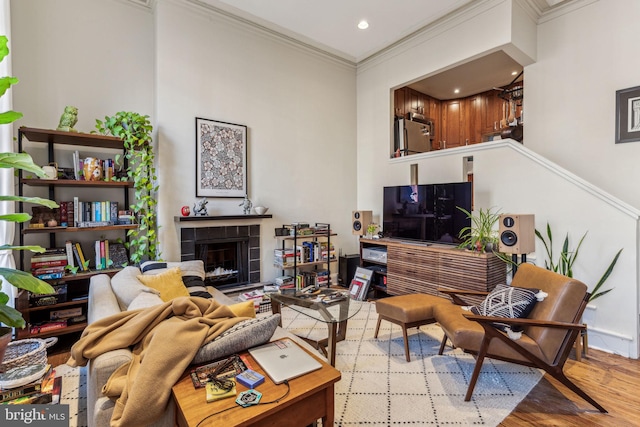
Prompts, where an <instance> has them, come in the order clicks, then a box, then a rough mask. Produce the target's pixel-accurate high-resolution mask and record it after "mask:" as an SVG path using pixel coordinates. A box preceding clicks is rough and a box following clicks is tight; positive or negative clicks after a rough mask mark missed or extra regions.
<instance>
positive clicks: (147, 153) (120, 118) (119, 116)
mask: <svg viewBox="0 0 640 427" xmlns="http://www.w3.org/2000/svg"><path fill="white" fill-rule="evenodd" d="M96 129H97V131H98V132H99V133H101V134H103V135H109V134H111V135H113V136H116V137H118V138H121V139H122V140H123V142H124V147H125V160H126V163H125V166H126V172H127V179H129V180H131V181H133V188H134V190H135V202H134V203H133V204H132V205H131V206H130V208H131V209H132V210H133V211H134V213H135V214H136V217H137V219H138V225H139V226H138V228H136V229H133V230H129V231H128V232H127V234H128V236H129V242H128V249H129V256H130V259H131V261H132V262H133V263H139V262H141V261H144V260H145V259H156V258H157V257H158V256H159V253H158V220H157V206H158V201H157V192H158V185H157V176H156V168H155V155H154V153H153V147H152V144H151V133H152V131H153V126H151V122H150V121H149V116H142V115H140V114H138V113H133V112H128V111H120V112H118V113H116V114H115V115H114V116H111V117H109V116H107V117H105V118H104V121H102V120H96ZM118 160H119V158H117V159H116V161H118Z"/></svg>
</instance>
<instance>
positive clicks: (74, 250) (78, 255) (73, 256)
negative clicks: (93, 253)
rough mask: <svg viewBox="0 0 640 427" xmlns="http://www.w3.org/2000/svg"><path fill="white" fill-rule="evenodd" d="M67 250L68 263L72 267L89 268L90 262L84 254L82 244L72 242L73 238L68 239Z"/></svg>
mask: <svg viewBox="0 0 640 427" xmlns="http://www.w3.org/2000/svg"><path fill="white" fill-rule="evenodd" d="M65 251H66V254H67V263H68V264H69V265H70V266H71V267H78V269H77V271H87V270H89V263H88V262H87V259H86V258H85V256H84V252H83V251H82V246H80V243H79V242H72V241H71V240H67V241H66V242H65Z"/></svg>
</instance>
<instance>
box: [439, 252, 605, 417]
mask: <svg viewBox="0 0 640 427" xmlns="http://www.w3.org/2000/svg"><path fill="white" fill-rule="evenodd" d="M511 286H515V287H521V288H536V289H540V290H542V291H544V292H546V293H547V294H548V296H547V297H546V298H545V299H544V301H541V302H538V303H536V305H535V306H534V308H533V310H532V311H531V313H530V314H529V316H528V318H519V319H511V318H503V317H487V316H479V315H475V314H472V313H471V312H469V311H465V310H463V309H462V307H461V306H460V305H452V304H441V305H437V306H435V307H434V311H435V317H436V319H437V320H438V322H439V324H440V326H441V327H442V329H443V331H444V333H445V336H444V339H443V341H442V344H441V346H440V352H439V354H442V353H443V351H444V348H445V344H446V342H447V339H448V340H450V341H451V343H452V344H453V346H454V347H459V348H461V349H463V350H464V351H466V352H468V353H471V354H474V355H475V356H476V365H475V368H474V371H473V375H472V377H471V380H470V382H469V387H468V389H467V394H466V396H465V401H469V400H470V399H471V395H472V394H473V389H474V388H475V385H476V382H477V380H478V376H479V375H480V369H481V368H482V364H483V362H484V359H485V357H489V358H493V359H499V360H504V361H507V362H511V363H516V364H520V365H525V366H531V367H536V368H541V369H544V370H545V372H547V373H548V374H549V375H551V376H552V377H554V378H556V379H557V380H558V381H560V382H561V383H562V384H564V385H565V386H566V387H567V388H569V389H570V390H571V391H573V392H574V393H576V394H577V395H578V396H580V397H581V398H583V399H584V400H586V401H587V402H589V403H590V404H591V405H593V406H594V407H596V408H597V409H598V410H599V411H600V412H604V413H606V412H607V411H606V410H605V409H604V408H603V407H602V406H601V405H600V404H599V403H598V402H596V401H595V400H594V399H592V398H591V397H590V396H589V395H588V394H587V393H585V392H584V391H583V390H582V389H580V388H579V387H578V386H577V385H575V384H574V383H573V382H572V381H571V380H569V379H568V378H567V377H566V376H565V374H564V372H563V368H564V364H565V362H566V360H567V357H568V356H569V353H570V351H571V349H572V346H573V343H574V342H575V340H576V338H577V337H578V336H579V334H580V332H581V331H582V330H583V329H584V328H585V326H584V325H583V324H582V322H581V321H580V319H581V317H582V313H583V311H584V309H585V307H586V305H587V302H588V299H589V294H588V293H587V287H586V285H585V284H584V283H582V282H580V281H578V280H575V279H572V278H569V277H566V276H563V275H560V274H557V273H554V272H552V271H549V270H546V269H544V268H540V267H536V266H534V265H531V264H523V265H521V266H519V268H518V272H517V273H516V274H515V276H514V278H513V281H512V283H511ZM439 291H440V292H442V293H445V294H447V295H449V296H450V297H451V298H452V300H453V301H454V303H455V304H462V305H464V304H465V302H464V300H463V299H462V296H463V295H464V294H466V293H468V292H467V291H456V290H451V289H439ZM474 295H478V293H477V292H474ZM493 322H500V323H503V324H505V323H506V324H508V325H511V326H516V325H517V326H520V327H522V328H523V331H522V336H521V337H520V338H519V339H517V340H514V339H511V338H510V337H509V336H508V335H507V334H506V333H504V332H502V331H500V330H499V329H497V328H495V327H494V326H493V325H492V323H493Z"/></svg>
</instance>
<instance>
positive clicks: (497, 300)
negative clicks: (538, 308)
mask: <svg viewBox="0 0 640 427" xmlns="http://www.w3.org/2000/svg"><path fill="white" fill-rule="evenodd" d="M546 296H547V294H546V293H545V292H542V291H540V290H538V289H528V288H518V287H514V286H507V285H504V284H499V285H496V287H495V289H494V290H493V291H492V292H491V293H490V294H489V295H487V297H486V298H485V299H484V301H482V303H480V304H479V305H476V306H471V307H468V310H469V311H471V312H472V313H473V314H477V315H480V316H491V317H505V318H510V319H517V318H526V317H527V316H528V315H529V313H531V310H533V307H534V306H535V304H536V302H538V301H542V300H544V298H545V297H546ZM493 326H495V327H496V328H498V329H500V330H501V331H503V332H507V333H508V334H509V336H510V337H511V338H512V339H518V338H520V335H518V333H519V332H521V331H522V328H521V327H518V326H514V327H510V326H509V325H508V324H506V323H499V322H494V323H493Z"/></svg>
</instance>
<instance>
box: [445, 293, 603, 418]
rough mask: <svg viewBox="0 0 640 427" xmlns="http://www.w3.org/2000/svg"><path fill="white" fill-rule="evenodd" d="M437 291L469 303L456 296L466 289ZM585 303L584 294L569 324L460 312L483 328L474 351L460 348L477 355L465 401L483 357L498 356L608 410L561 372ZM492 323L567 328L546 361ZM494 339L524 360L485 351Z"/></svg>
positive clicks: (581, 327)
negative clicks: (537, 371)
mask: <svg viewBox="0 0 640 427" xmlns="http://www.w3.org/2000/svg"><path fill="white" fill-rule="evenodd" d="M440 291H441V292H443V293H446V294H448V295H449V296H450V297H451V298H452V300H453V301H454V303H456V304H462V305H468V304H466V303H465V301H464V300H463V299H461V298H460V297H459V295H465V294H468V292H467V291H456V290H450V289H440ZM478 294H479V293H478V292H474V293H473V295H478ZM485 294H487V293H485ZM588 302H589V294H588V293H587V294H586V295H585V297H584V299H583V301H582V303H581V305H580V307H579V309H578V311H577V312H576V315H575V316H574V319H573V322H572V323H566V322H552V321H541V320H536V319H508V318H503V317H489V316H478V315H474V314H463V315H464V317H465V318H467V319H469V320H472V321H475V322H478V323H479V324H480V325H481V326H482V327H483V329H484V338H483V340H482V344H481V346H480V349H479V350H478V352H477V353H476V352H475V351H470V350H467V349H463V350H464V351H465V352H467V353H471V354H474V355H475V356H476V364H475V367H474V370H473V374H472V376H471V380H470V382H469V387H468V389H467V394H466V395H465V398H464V400H465V401H469V400H470V399H471V396H472V394H473V390H474V388H475V386H476V382H477V380H478V377H479V375H480V370H481V368H482V364H483V362H484V359H485V357H489V358H492V359H498V360H503V361H506V362H511V363H516V364H519V365H524V366H530V367H534V368H540V369H543V370H544V371H545V372H547V373H548V374H549V375H551V376H552V377H553V378H555V379H557V380H558V381H559V382H561V383H562V384H564V385H565V386H566V387H567V388H568V389H569V390H571V391H573V392H574V393H575V394H577V395H578V396H580V397H581V398H583V399H584V400H586V401H587V402H589V403H590V404H591V405H593V406H594V407H595V408H597V409H598V410H599V411H600V412H602V413H607V410H606V409H604V407H602V406H601V405H600V404H599V403H598V402H596V401H595V400H594V399H593V398H591V397H590V396H589V395H588V394H587V393H585V392H584V391H583V390H582V389H581V388H580V387H578V386H577V385H576V384H574V383H573V382H572V381H571V380H570V379H569V378H567V377H566V375H565V374H564V371H563V369H564V364H565V362H566V361H567V358H568V357H569V353H570V352H571V350H572V348H573V345H574V343H575V341H576V339H578V338H579V336H580V334H581V332H582V331H583V330H584V329H585V328H586V326H585V325H584V324H583V323H579V322H580V319H581V317H582V313H583V312H584V309H585V307H586V306H587V303H588ZM493 322H500V323H506V324H509V325H514V326H515V325H518V326H523V327H526V326H539V327H544V328H557V329H566V330H567V333H566V335H565V337H564V339H563V341H562V344H561V346H560V348H559V350H558V353H557V354H556V356H555V358H554V360H553V362H551V363H547V362H545V361H544V360H542V359H540V358H539V357H537V356H536V355H534V354H532V353H531V352H529V351H527V350H526V349H525V348H523V347H522V346H520V345H518V341H517V340H516V341H514V340H512V339H511V338H509V337H508V336H507V335H506V334H505V333H503V332H502V331H500V330H499V329H497V328H495V327H494V326H493V325H492V323H493ZM447 339H448V338H447V336H446V335H445V336H444V338H443V340H442V343H441V345H440V351H439V353H438V354H442V352H443V351H444V347H445V345H446V342H447ZM493 339H498V340H501V341H502V342H503V343H505V344H507V345H508V346H509V347H511V348H512V349H513V350H515V351H516V352H517V353H518V354H520V355H521V356H522V357H524V358H526V359H527V361H522V360H514V359H509V358H505V357H501V356H498V355H494V354H491V353H489V352H488V349H489V345H490V343H491V341H492V340H493Z"/></svg>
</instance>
